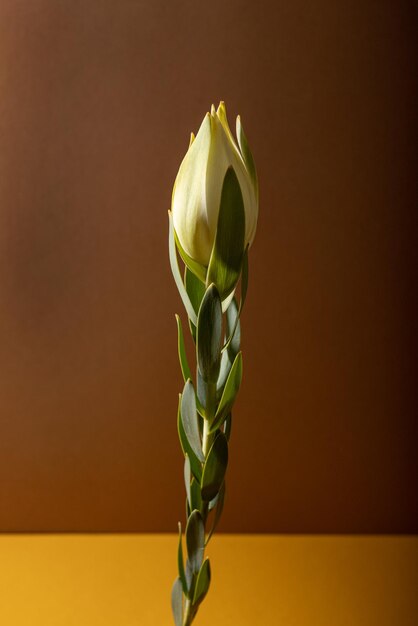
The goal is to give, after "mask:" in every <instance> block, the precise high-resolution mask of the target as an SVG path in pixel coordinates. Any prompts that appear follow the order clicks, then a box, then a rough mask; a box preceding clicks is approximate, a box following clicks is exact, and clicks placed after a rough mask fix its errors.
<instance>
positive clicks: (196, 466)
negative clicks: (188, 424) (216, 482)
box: [177, 394, 202, 482]
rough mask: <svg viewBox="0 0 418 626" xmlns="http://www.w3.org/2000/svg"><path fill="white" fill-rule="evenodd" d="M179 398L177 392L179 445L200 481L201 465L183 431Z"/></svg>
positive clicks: (194, 474)
mask: <svg viewBox="0 0 418 626" xmlns="http://www.w3.org/2000/svg"><path fill="white" fill-rule="evenodd" d="M181 398H182V396H181V394H179V405H178V410H177V430H178V435H179V439H180V443H181V447H182V450H183V454H184V455H185V456H186V454H187V456H188V457H189V461H190V467H191V470H192V473H193V476H195V477H196V478H197V480H198V481H199V482H200V480H201V478H202V465H201V462H200V461H199V459H198V458H197V456H196V455H195V453H194V452H193V450H192V448H191V446H190V444H189V441H188V439H187V436H186V433H185V431H184V426H183V420H182V419H181Z"/></svg>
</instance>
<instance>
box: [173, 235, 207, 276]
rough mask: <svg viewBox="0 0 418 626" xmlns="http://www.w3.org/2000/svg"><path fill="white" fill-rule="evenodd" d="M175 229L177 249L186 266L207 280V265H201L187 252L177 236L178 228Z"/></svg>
mask: <svg viewBox="0 0 418 626" xmlns="http://www.w3.org/2000/svg"><path fill="white" fill-rule="evenodd" d="M173 230H174V239H175V242H176V246H177V250H178V251H179V254H180V256H181V258H182V259H183V262H184V264H185V266H186V268H188V269H189V270H191V271H192V272H193V274H194V275H195V276H196V277H197V278H198V279H199V280H201V281H202V282H203V283H204V282H205V280H206V267H205V266H204V265H201V264H200V263H198V262H197V261H195V260H194V259H192V257H191V256H189V255H188V254H187V252H186V251H185V250H184V248H183V246H182V245H181V243H180V240H179V238H178V237H177V233H176V230H175V229H173Z"/></svg>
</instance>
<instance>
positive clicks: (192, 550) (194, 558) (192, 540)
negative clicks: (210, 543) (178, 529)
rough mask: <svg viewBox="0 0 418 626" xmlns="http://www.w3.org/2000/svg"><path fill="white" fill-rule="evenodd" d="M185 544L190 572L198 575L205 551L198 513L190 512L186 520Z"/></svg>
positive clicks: (202, 526)
mask: <svg viewBox="0 0 418 626" xmlns="http://www.w3.org/2000/svg"><path fill="white" fill-rule="evenodd" d="M186 544H187V555H188V560H189V563H190V566H191V569H192V572H193V573H194V574H198V572H199V570H200V568H201V566H202V562H203V552H204V549H205V526H204V524H203V519H202V516H201V514H200V511H197V510H194V511H192V513H191V514H190V516H189V519H188V520H187V526H186Z"/></svg>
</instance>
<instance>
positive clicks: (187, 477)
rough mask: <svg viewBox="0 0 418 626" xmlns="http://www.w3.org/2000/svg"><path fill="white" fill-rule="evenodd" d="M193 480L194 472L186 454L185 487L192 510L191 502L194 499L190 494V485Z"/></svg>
mask: <svg viewBox="0 0 418 626" xmlns="http://www.w3.org/2000/svg"><path fill="white" fill-rule="evenodd" d="M191 480H192V470H191V467H190V460H189V457H188V455H187V454H186V457H185V459H184V485H185V487H186V493H187V500H188V501H189V504H190V508H191V501H192V497H191V494H190V483H191Z"/></svg>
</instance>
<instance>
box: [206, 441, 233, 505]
mask: <svg viewBox="0 0 418 626" xmlns="http://www.w3.org/2000/svg"><path fill="white" fill-rule="evenodd" d="M227 465H228V442H227V440H226V437H225V435H224V433H223V432H219V433H218V435H217V436H216V438H215V441H214V442H213V444H212V446H211V448H210V450H209V453H208V455H207V458H206V461H205V465H204V466H203V473H202V481H201V484H200V489H201V494H202V500H206V501H209V500H212V499H213V498H214V497H215V496H216V494H217V493H218V492H219V490H220V488H221V486H222V483H223V481H224V477H225V472H226V468H227Z"/></svg>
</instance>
